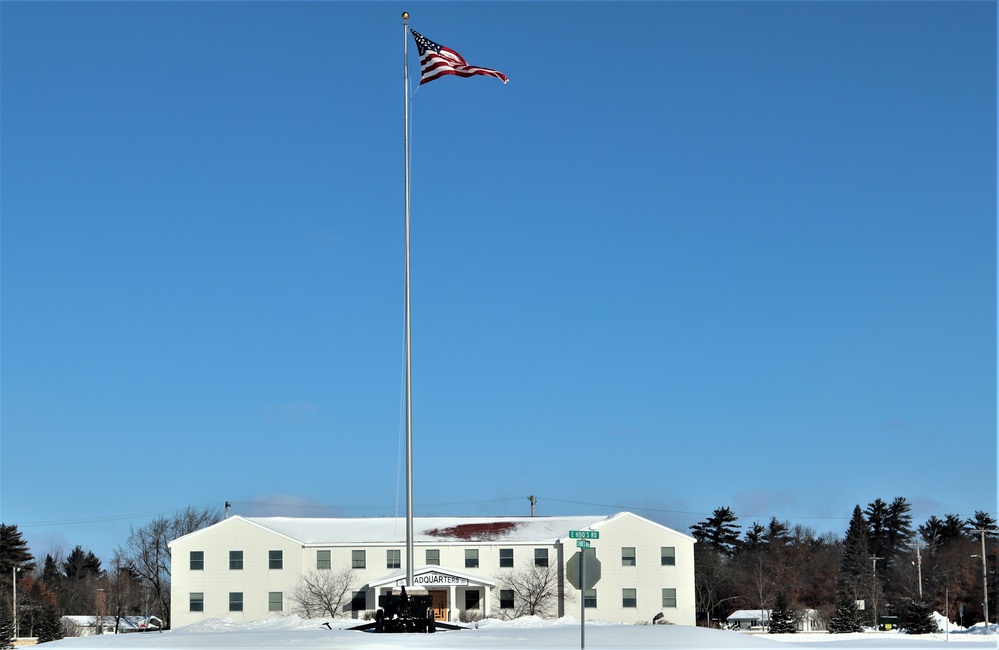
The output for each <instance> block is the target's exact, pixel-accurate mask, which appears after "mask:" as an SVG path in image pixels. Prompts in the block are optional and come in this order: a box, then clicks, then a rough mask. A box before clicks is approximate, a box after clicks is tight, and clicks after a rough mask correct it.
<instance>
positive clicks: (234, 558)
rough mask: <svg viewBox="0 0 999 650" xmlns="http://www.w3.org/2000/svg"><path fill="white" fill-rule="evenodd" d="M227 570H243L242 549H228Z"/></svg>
mask: <svg viewBox="0 0 999 650" xmlns="http://www.w3.org/2000/svg"><path fill="white" fill-rule="evenodd" d="M229 570H230V571H242V570H243V551H229Z"/></svg>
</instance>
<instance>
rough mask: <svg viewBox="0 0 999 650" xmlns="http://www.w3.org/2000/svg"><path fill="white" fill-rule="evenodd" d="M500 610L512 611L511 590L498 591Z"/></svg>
mask: <svg viewBox="0 0 999 650" xmlns="http://www.w3.org/2000/svg"><path fill="white" fill-rule="evenodd" d="M499 594H500V596H499V600H500V609H513V589H500V592H499Z"/></svg>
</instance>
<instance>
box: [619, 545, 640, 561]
mask: <svg viewBox="0 0 999 650" xmlns="http://www.w3.org/2000/svg"><path fill="white" fill-rule="evenodd" d="M635 564H637V563H636V562H635V547H634V546H623V547H621V566H635Z"/></svg>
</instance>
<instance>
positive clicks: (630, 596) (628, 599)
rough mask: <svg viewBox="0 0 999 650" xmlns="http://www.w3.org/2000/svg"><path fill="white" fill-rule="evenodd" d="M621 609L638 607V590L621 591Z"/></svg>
mask: <svg viewBox="0 0 999 650" xmlns="http://www.w3.org/2000/svg"><path fill="white" fill-rule="evenodd" d="M621 607H638V590H636V589H622V590H621Z"/></svg>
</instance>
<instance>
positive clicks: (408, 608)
mask: <svg viewBox="0 0 999 650" xmlns="http://www.w3.org/2000/svg"><path fill="white" fill-rule="evenodd" d="M433 604H434V599H433V597H432V596H431V595H430V594H428V593H427V591H426V590H425V589H414V590H413V594H408V593H406V588H405V587H402V588H401V589H400V592H399V593H398V594H396V593H391V594H383V595H381V596H379V597H378V611H377V612H375V632H430V633H432V632H436V631H437V621H436V620H434V607H433Z"/></svg>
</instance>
